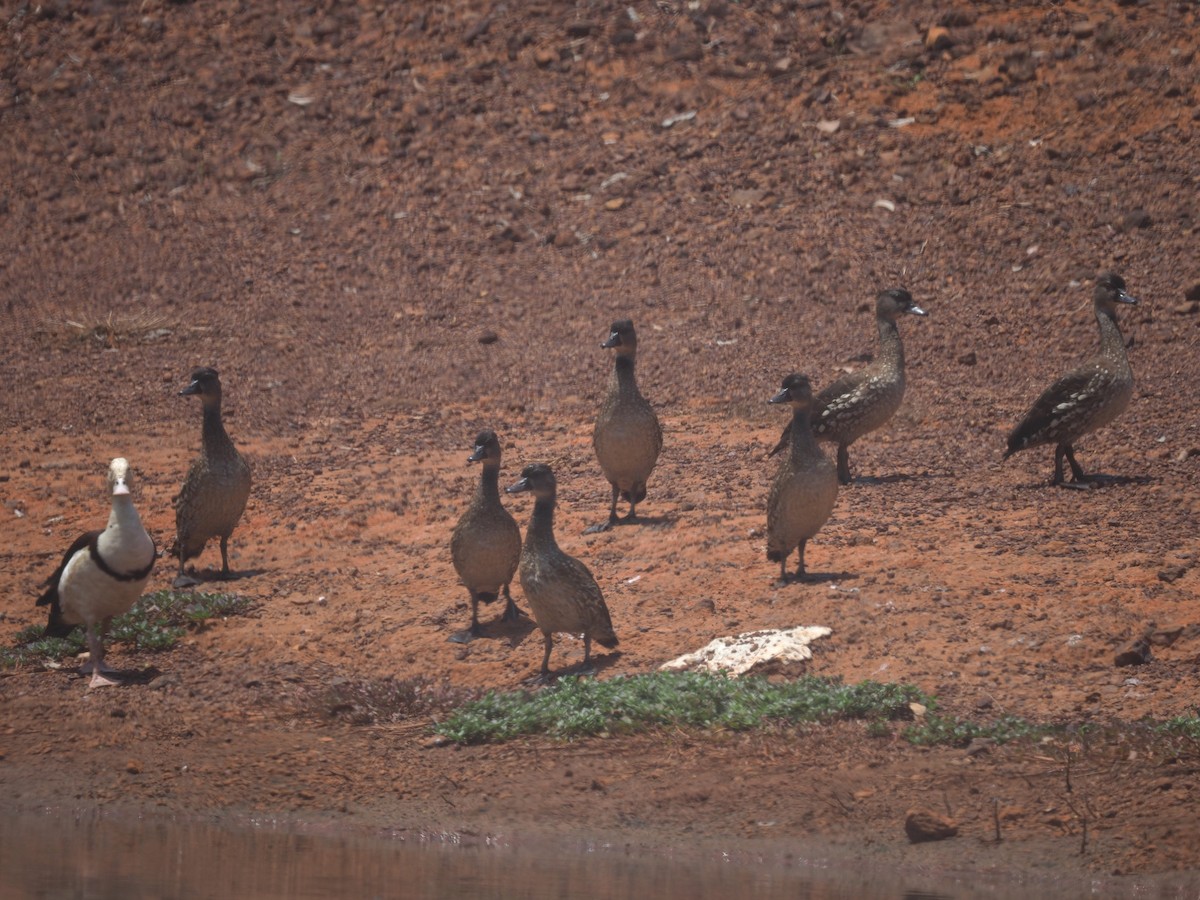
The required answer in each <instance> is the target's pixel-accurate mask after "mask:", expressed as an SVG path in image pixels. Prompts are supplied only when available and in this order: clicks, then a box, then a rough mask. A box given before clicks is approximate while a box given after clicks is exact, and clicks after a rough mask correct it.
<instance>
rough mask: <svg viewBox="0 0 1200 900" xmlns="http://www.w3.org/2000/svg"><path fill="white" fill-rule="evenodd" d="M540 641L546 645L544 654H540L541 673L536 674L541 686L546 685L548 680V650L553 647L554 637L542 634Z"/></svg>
mask: <svg viewBox="0 0 1200 900" xmlns="http://www.w3.org/2000/svg"><path fill="white" fill-rule="evenodd" d="M542 640H543V641H544V642H545V644H546V652H545V653H543V654H542V671H541V672H539V673H538V677H537V680H538V681H539V682H541V683H542V684H546V683H547V682H549V681H550V680H551V678H550V648H551V647H553V646H554V636H553V634H551V633H550V632H549V631H543V632H542Z"/></svg>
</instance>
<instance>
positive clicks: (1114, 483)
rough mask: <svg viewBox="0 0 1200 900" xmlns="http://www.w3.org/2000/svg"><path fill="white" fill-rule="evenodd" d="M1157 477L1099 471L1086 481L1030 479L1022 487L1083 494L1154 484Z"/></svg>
mask: <svg viewBox="0 0 1200 900" xmlns="http://www.w3.org/2000/svg"><path fill="white" fill-rule="evenodd" d="M1156 480H1157V479H1156V478H1155V477H1154V476H1153V475H1105V474H1103V473H1102V472H1097V473H1095V474H1094V475H1088V476H1087V479H1086V480H1084V481H1063V482H1060V483H1059V484H1054V483H1052V482H1049V481H1030V482H1026V483H1025V484H1024V485H1022V488H1023V489H1024V490H1027V491H1041V490H1045V489H1046V488H1062V489H1064V490H1069V491H1075V492H1078V493H1081V494H1086V493H1087V492H1088V491H1095V490H1099V489H1100V488H1105V487H1125V486H1129V485H1139V486H1144V485H1147V484H1154V482H1155V481H1156Z"/></svg>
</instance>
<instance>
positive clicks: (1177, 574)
mask: <svg viewBox="0 0 1200 900" xmlns="http://www.w3.org/2000/svg"><path fill="white" fill-rule="evenodd" d="M1186 573H1187V568H1186V567H1185V566H1167V567H1166V568H1165V569H1159V570H1158V580H1159V581H1165V582H1166V583H1167V584H1170V583H1171V582H1172V581H1178V580H1179V579H1180V578H1182V577H1183V576H1184V575H1185V574H1186Z"/></svg>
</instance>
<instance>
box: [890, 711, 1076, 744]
mask: <svg viewBox="0 0 1200 900" xmlns="http://www.w3.org/2000/svg"><path fill="white" fill-rule="evenodd" d="M1053 730H1054V729H1052V728H1050V727H1049V726H1046V725H1036V724H1034V723H1032V722H1029V721H1026V720H1025V719H1021V718H1018V717H1016V716H1001V717H1000V718H999V719H997V720H996V721H994V722H989V723H986V724H984V723H979V722H971V721H969V720H967V719H959V718H956V717H954V716H940V715H937V714H936V713H931V714H930V715H928V716H925V717H924V718H922V719H921V721H919V722H914V723H913V724H912V725H910V726H909V727H908V728H906V729H905V730H904V739H905V740H907V741H908V742H909V743H912V744H917V745H918V746H922V747H930V746H935V745H944V744H949V745H950V746H952V747H965V746H966V745H967V744H969V743H971V741H973V740H975V739H976V738H988V739H990V740H993V741H995V742H996V743H997V744H1004V743H1007V742H1008V741H1015V740H1020V739H1022V738H1040V737H1044V736H1045V735H1047V734H1050V733H1051V731H1053Z"/></svg>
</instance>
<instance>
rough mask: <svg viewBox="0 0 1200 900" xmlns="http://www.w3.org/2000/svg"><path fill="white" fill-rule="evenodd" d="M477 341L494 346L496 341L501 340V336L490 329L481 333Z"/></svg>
mask: <svg viewBox="0 0 1200 900" xmlns="http://www.w3.org/2000/svg"><path fill="white" fill-rule="evenodd" d="M476 340H477V341H479V343H481V344H494V343H496V341H498V340H500V335H498V334H496V332H494V331H492V330H491V329H490V328H489V329H487V330H486V331H483V332H481V333H480V335H479V337H478V338H476Z"/></svg>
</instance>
